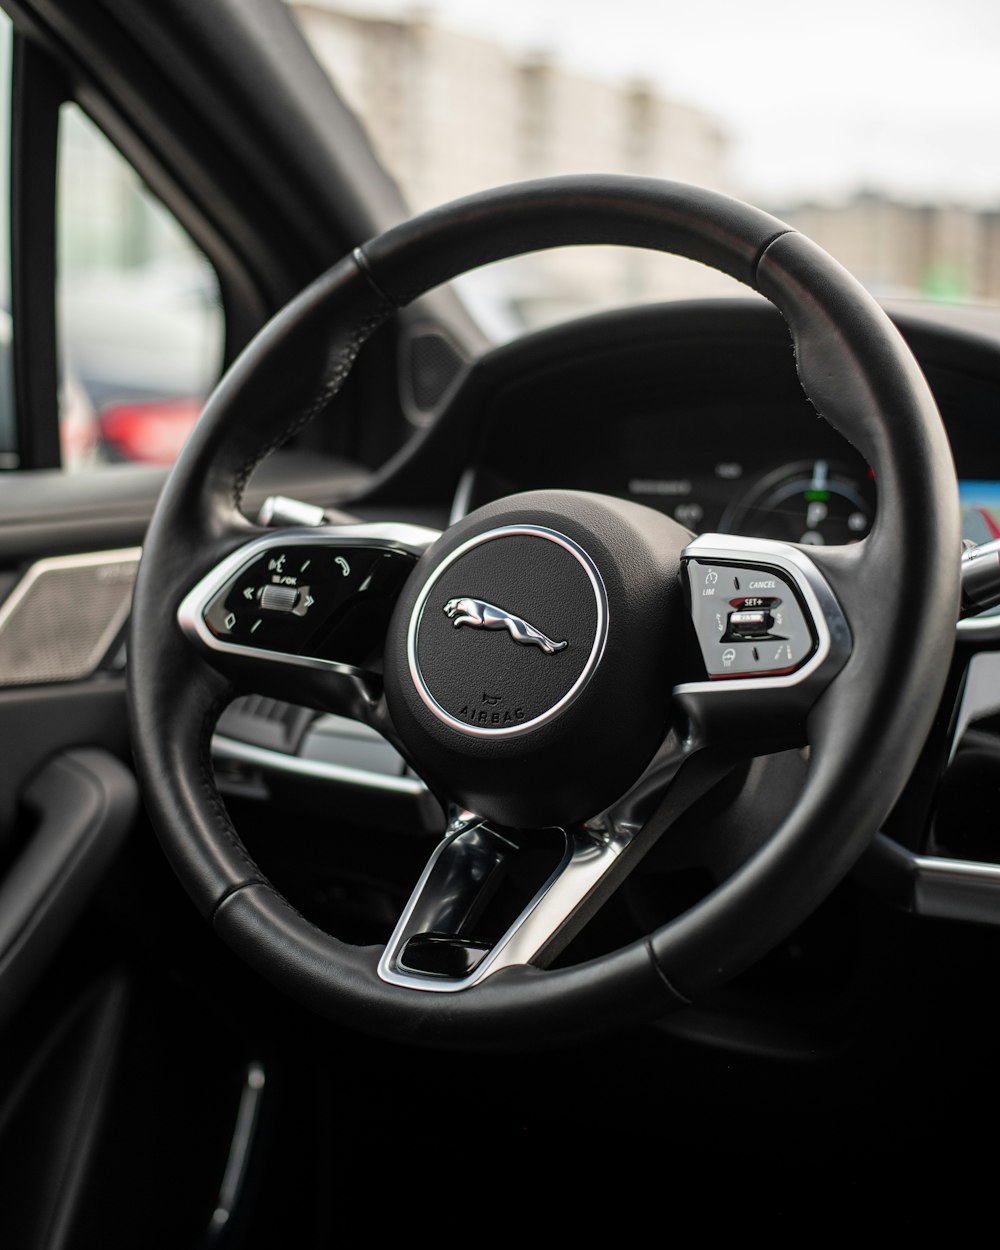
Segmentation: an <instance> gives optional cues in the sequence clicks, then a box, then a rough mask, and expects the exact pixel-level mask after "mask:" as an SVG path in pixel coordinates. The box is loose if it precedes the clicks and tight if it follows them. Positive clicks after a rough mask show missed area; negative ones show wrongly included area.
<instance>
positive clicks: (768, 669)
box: [687, 560, 816, 679]
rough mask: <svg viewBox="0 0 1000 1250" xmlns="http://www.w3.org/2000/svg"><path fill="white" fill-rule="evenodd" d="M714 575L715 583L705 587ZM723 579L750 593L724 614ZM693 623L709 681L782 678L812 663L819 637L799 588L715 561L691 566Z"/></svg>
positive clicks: (773, 574) (775, 575)
mask: <svg viewBox="0 0 1000 1250" xmlns="http://www.w3.org/2000/svg"><path fill="white" fill-rule="evenodd" d="M709 572H712V573H714V574H715V575H716V576H715V579H714V580H713V581H711V582H709V583H708V584H707V585H706V577H707V575H708V573H709ZM720 574H724V575H725V578H726V582H727V584H728V585H729V586H732V587H733V588H734V589H738V590H740V591H742V592H745V593H744V594H743V595H742V596H741V597H739V598H735V599H732V600H730V601H729V603H728V604H727V605H726V607H728V608H729V611H728V613H727V612H726V611H725V610H724V611H721V612H720V610H719V609H720V607H722V606H723V605H722V604H720V603H718V601H717V599H716V598H715V596H714V594H711V593H709V592H710V591H713V590H714V588H715V586H716V585H717V584H718V582H719V577H720ZM687 575H688V585H689V587H690V591H691V618H692V621H693V623H694V627H695V632H696V633H697V635H698V643H699V646H700V648H701V653H702V657H703V659H704V661H705V668H706V669H707V671H708V675H709V676H710V677H713V678H719V679H725V678H733V677H757V676H760V677H764V676H768V675H771V676H778V675H780V674H783V673H789V672H792V671H793V670H794V669H796V668H799V667H800V666H801V665H802V664H804V663H805V662H806V660H808V658H809V657H810V656H811V655H812V653H813V651H814V650H815V647H816V638H815V633H814V630H813V627H812V624H811V622H810V620H809V618H808V614H807V613H806V611H805V609H804V608H803V606H802V603H801V601H800V599H799V597H798V595H797V593H796V590H795V586H794V583H793V582H792V581H791V579H790V578H789V577H788V576H787V575H786V574H783V573H779V572H778V571H777V570H775V569H769V568H764V567H752V566H748V565H736V564H733V565H729V564H727V563H726V562H724V561H713V562H712V564H711V565H707V564H705V565H702V564H700V563H699V562H698V561H696V560H691V561H689V562H688V564H687Z"/></svg>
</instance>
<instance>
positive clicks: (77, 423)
mask: <svg viewBox="0 0 1000 1250" xmlns="http://www.w3.org/2000/svg"><path fill="white" fill-rule="evenodd" d="M56 222H57V256H56V298H57V316H58V326H59V343H60V350H61V384H60V395H59V427H60V444H61V450H62V463H63V467H64V468H65V469H68V470H81V469H99V468H103V467H104V466H107V465H113V464H120V463H125V462H130V463H145V464H169V463H171V462H172V461H173V459H174V458H175V456H176V455H177V452H178V451H179V450H180V447H181V444H182V443H183V442H184V439H185V437H186V436H187V434H188V432H189V430H190V429H191V426H192V425H193V424H194V422H195V420H196V419H197V417H198V413H199V412H200V410H201V406H202V403H203V401H204V399H205V397H206V395H207V394H208V392H209V390H210V389H211V388H212V385H213V384H214V382H215V380H216V379H217V378H218V376H219V372H220V369H221V364H222V352H223V338H224V318H223V312H222V305H221V300H220V296H219V284H218V280H217V278H216V275H215V272H214V270H213V269H212V267H211V265H210V264H209V262H208V261H207V260H206V258H205V257H204V255H203V254H202V253H201V252H200V251H199V250H198V248H197V247H196V246H195V245H194V243H192V241H191V240H190V238H189V237H188V236H187V234H186V233H185V232H184V230H183V229H182V227H181V226H180V225H179V224H178V223H177V221H176V220H175V219H174V218H173V217H172V216H171V214H170V213H169V212H168V211H167V209H165V208H164V206H163V205H162V204H161V203H160V202H159V201H158V200H156V199H155V198H154V197H153V196H152V195H151V194H150V193H149V191H147V190H146V188H145V187H144V185H143V183H142V182H141V181H140V179H139V178H138V176H137V175H136V173H135V172H134V171H133V170H132V169H131V167H130V166H129V165H128V163H127V162H126V161H125V160H124V158H123V157H122V156H121V155H120V154H119V152H118V151H117V150H116V149H115V148H114V147H113V146H112V145H111V144H110V143H109V142H108V140H107V139H106V138H105V137H104V135H103V134H102V133H101V132H100V131H99V130H98V129H97V127H96V126H95V125H94V124H93V123H92V122H91V121H90V120H89V119H88V118H87V117H86V115H85V114H84V113H83V112H82V111H81V110H80V109H79V108H78V107H77V106H76V105H75V104H64V105H63V106H62V107H61V109H60V114H59V147H58V170H57V184H56ZM0 330H2V327H0ZM0 386H2V377H0Z"/></svg>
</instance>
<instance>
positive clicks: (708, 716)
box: [674, 534, 852, 749]
mask: <svg viewBox="0 0 1000 1250" xmlns="http://www.w3.org/2000/svg"><path fill="white" fill-rule="evenodd" d="M682 565H683V573H682V576H683V577H684V579H685V582H686V592H687V597H688V605H689V610H690V616H691V624H692V627H693V633H694V637H695V639H696V642H697V648H696V649H697V653H698V655H697V659H695V660H693V662H692V664H691V666H690V667H691V669H692V677H691V678H690V679H688V680H685V681H683V682H681V683H680V684H678V685H677V686H676V687H675V689H674V695H675V698H676V699H677V700H678V702H679V703H680V704H681V705H682V707H683V708H684V710H685V712H686V714H687V716H688V719H689V721H690V724H691V727H692V731H693V735H694V737H695V739H696V740H697V741H699V742H703V743H704V742H708V741H713V742H718V741H729V740H742V741H746V740H755V741H757V742H758V743H759V744H760V745H761V746H762V747H765V748H766V749H770V745H771V744H772V743H773V742H774V741H775V740H780V741H786V740H795V739H796V738H798V737H802V738H803V740H804V732H805V721H806V717H807V715H808V713H809V710H810V709H811V708H812V706H813V704H814V703H815V702H816V700H817V698H818V697H819V695H820V694H821V693H822V691H823V690H824V689H825V688H826V686H827V685H828V684H829V683H830V681H832V680H833V678H834V677H835V676H836V675H837V673H838V672H839V671H840V669H841V668H842V667H843V666H844V664H845V663H846V661H847V659H848V657H849V655H850V653H851V645H852V643H851V631H850V628H849V626H848V623H847V619H846V617H845V616H844V612H843V610H842V608H841V606H840V603H839V601H838V598H837V596H836V595H835V594H834V592H833V589H832V588H831V586H830V583H829V582H828V580H827V578H826V577H825V575H824V573H823V572H822V571H821V570H820V568H819V566H818V564H817V561H815V560H814V559H813V558H812V556H811V554H809V553H808V552H807V551H806V550H805V549H804V548H803V547H799V546H793V545H791V544H789V543H780V542H772V541H769V540H767V539H759V538H744V537H740V536H738V535H732V534H703V535H702V536H701V537H699V538H697V539H695V540H694V542H692V543H690V544H689V545H688V546H687V547H686V548H685V549H684V551H683V553H682ZM695 670H699V671H698V675H697V676H695V675H694V671H695Z"/></svg>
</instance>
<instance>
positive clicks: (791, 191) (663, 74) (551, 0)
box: [345, 0, 1000, 205]
mask: <svg viewBox="0 0 1000 1250" xmlns="http://www.w3.org/2000/svg"><path fill="white" fill-rule="evenodd" d="M345 7H349V8H356V9H363V10H366V11H372V12H376V13H386V14H387V13H399V12H403V11H408V10H409V11H412V10H413V8H414V6H413V5H412V4H406V3H395V2H394V0H345ZM420 7H421V8H422V9H423V10H424V11H427V12H429V13H430V14H431V15H432V17H433V18H434V19H435V20H437V21H438V22H439V23H440V24H443V25H452V26H458V27H460V28H463V29H466V30H471V31H475V32H478V33H480V34H485V35H487V36H489V37H491V38H494V39H497V40H499V41H501V42H503V43H505V44H508V45H509V46H511V47H512V48H513V49H515V50H521V51H524V50H531V51H550V52H553V53H554V54H555V55H556V56H557V57H558V59H559V60H560V61H561V63H563V64H565V65H571V66H574V67H577V68H580V69H584V70H586V71H588V72H591V73H595V74H598V75H601V76H604V77H611V78H622V77H635V76H642V77H646V78H651V79H653V80H655V81H656V82H657V83H658V84H659V85H660V86H661V88H662V89H663V90H664V91H666V92H667V93H669V94H672V95H675V96H678V97H680V98H682V99H686V100H689V101H690V102H692V103H695V104H698V105H700V106H702V107H703V108H705V109H707V110H708V111H710V112H711V113H712V114H714V115H715V116H716V117H717V118H718V120H719V121H720V122H721V123H722V126H723V129H724V130H725V131H726V132H727V133H728V134H729V135H730V137H731V140H732V149H731V159H730V168H731V171H732V174H733V176H734V178H735V180H736V188H735V189H737V190H739V191H740V192H741V193H743V194H744V195H748V196H758V197H760V198H763V199H766V200H767V201H768V202H769V203H772V204H773V203H775V202H780V201H782V200H784V199H786V198H789V199H794V198H798V197H799V196H801V195H803V194H816V195H827V196H829V195H837V194H839V193H843V192H845V191H849V190H851V189H854V188H856V187H858V186H870V187H874V188H877V189H882V190H887V191H890V192H895V193H897V194H900V195H904V196H907V197H910V198H930V199H936V200H940V199H953V200H964V201H974V202H977V203H994V202H995V203H997V204H998V205H1000V0H948V2H947V3H946V2H944V0H837V2H836V3H826V2H825V0H824V2H822V3H816V2H815V0H794V2H793V0H754V2H752V3H751V2H747V0H693V2H692V0H687V2H686V3H683V4H680V3H673V2H672V0H670V2H667V0H665V2H661V3H656V2H655V0H645V2H644V0H607V2H606V3H599V2H596V0H433V2H432V3H428V4H423V5H421V6H420Z"/></svg>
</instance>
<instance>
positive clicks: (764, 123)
mask: <svg viewBox="0 0 1000 1250" xmlns="http://www.w3.org/2000/svg"><path fill="white" fill-rule="evenodd" d="M292 8H293V10H294V11H295V13H296V14H297V16H298V18H299V21H300V25H301V27H302V29H303V31H304V33H305V34H306V36H307V38H308V39H309V41H310V42H311V44H312V46H313V48H314V51H315V52H316V54H317V57H318V59H319V60H320V62H321V63H322V64H323V65H324V66H325V67H326V69H327V70H328V72H329V74H330V76H331V78H332V80H333V81H334V83H335V85H336V86H337V88H338V90H339V91H340V92H341V94H342V95H343V96H344V98H345V99H346V100H347V102H348V103H349V104H350V105H351V106H352V108H353V109H354V110H355V111H356V112H357V114H358V115H359V117H360V119H361V121H362V123H363V124H364V126H365V128H366V130H367V132H368V134H369V136H370V138H371V141H372V143H373V145H374V147H375V149H376V151H377V152H378V154H379V156H380V158H381V160H382V161H383V163H384V164H385V165H386V167H387V168H388V169H389V170H390V172H391V173H392V174H393V175H394V176H395V178H396V179H397V181H398V182H399V184H400V186H401V188H402V190H403V193H404V195H405V197H406V199H407V201H408V202H409V204H410V206H411V208H413V209H414V210H420V209H424V208H427V207H429V206H431V205H433V204H437V203H441V202H443V201H445V200H449V199H452V198H454V197H456V196H459V195H464V194H466V193H468V192H471V191H476V190H480V189H482V188H483V187H487V186H491V185H496V184H498V183H503V182H511V181H516V180H518V179H522V178H533V177H539V176H542V175H548V174H564V173H574V172H596V171H601V172H613V173H636V174H648V175H652V176H655V177H663V178H673V179H678V180H680V181H685V182H694V183H699V184H701V185H703V186H708V187H712V188H714V189H717V190H720V191H724V192H728V193H730V194H734V195H737V196H740V197H741V198H743V199H747V200H749V201H751V202H752V203H755V204H757V205H759V206H760V207H762V208H766V209H768V210H770V211H772V212H774V213H776V214H777V215H778V216H780V217H782V218H784V219H785V220H787V221H789V222H790V223H791V224H793V225H795V226H797V227H798V228H799V229H801V230H803V231H805V233H807V234H809V235H810V236H811V237H813V238H814V239H816V240H817V242H819V243H820V244H821V245H822V246H824V247H826V248H827V250H829V251H830V252H832V253H833V255H835V256H836V257H837V258H838V259H839V260H841V261H842V262H843V263H844V264H845V265H846V266H847V267H848V268H849V269H850V270H851V271H852V272H853V273H854V274H855V275H856V276H857V277H858V278H860V280H861V281H862V282H864V283H865V284H866V285H867V286H868V287H869V289H871V290H872V291H873V292H874V293H875V294H876V295H878V296H879V297H882V298H885V297H896V298H899V297H902V298H911V299H912V298H917V299H922V300H925V301H949V302H955V301H959V302H983V301H990V302H992V301H1000V142H998V139H1000V133H998V132H1000V74H998V73H997V62H996V54H997V51H998V48H1000V6H998V5H997V4H996V3H995V0H953V2H952V3H951V4H949V5H948V6H947V8H945V7H944V6H942V5H941V3H940V0H934V2H933V3H931V2H930V0H866V2H863V0H841V2H840V3H838V4H836V5H829V4H827V5H805V4H803V3H801V0H796V3H791V2H790V0H761V2H760V3H758V4H755V5H744V4H741V3H738V2H736V0H716V3H714V4H710V5H708V4H705V5H676V4H671V3H663V4H651V3H649V0H615V2H614V3H613V4H612V3H610V2H604V3H582V2H580V0H506V2H505V3H504V4H497V3H496V2H495V0H439V2H438V3H437V4H435V5H433V6H428V7H422V8H420V9H415V8H414V7H413V6H412V5H404V4H398V3H392V2H391V0H384V2H376V0H365V2H362V0H344V2H343V3H329V4H327V3H322V2H317V0H310V3H305V4H300V3H293V4H292ZM465 281H466V294H467V295H471V297H472V298H474V299H476V298H482V300H483V302H484V303H492V304H493V305H494V306H496V305H502V306H503V307H505V308H506V309H508V310H509V311H510V313H511V314H512V316H513V317H514V318H515V319H516V320H518V321H519V322H520V323H521V324H528V325H538V324H544V323H546V322H549V321H553V320H557V319H560V318H562V317H565V316H567V315H573V314H577V313H581V312H587V311H592V310H595V309H598V308H602V307H608V306H615V305H621V304H626V303H635V302H637V301H653V300H661V299H678V298H686V297H691V296H705V295H720V294H730V293H736V292H738V291H742V288H739V287H738V286H737V285H736V284H735V283H731V282H730V281H729V280H728V279H726V278H725V277H724V276H722V275H719V274H717V273H714V272H711V271H709V270H707V269H703V268H700V267H698V266H696V265H693V264H691V263H689V262H685V261H678V260H676V259H675V258H672V257H664V256H659V255H653V254H647V253H636V252H631V251H621V250H617V249H602V248H594V249H586V251H582V250H574V251H573V252H572V253H570V254H565V253H564V254H559V253H546V254H544V255H541V256H531V257H524V258H519V259H517V260H514V261H508V262H504V263H503V264H501V265H497V266H491V267H490V268H489V269H488V270H484V271H480V272H479V273H478V274H477V275H471V276H470V278H468V279H466V280H465Z"/></svg>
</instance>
